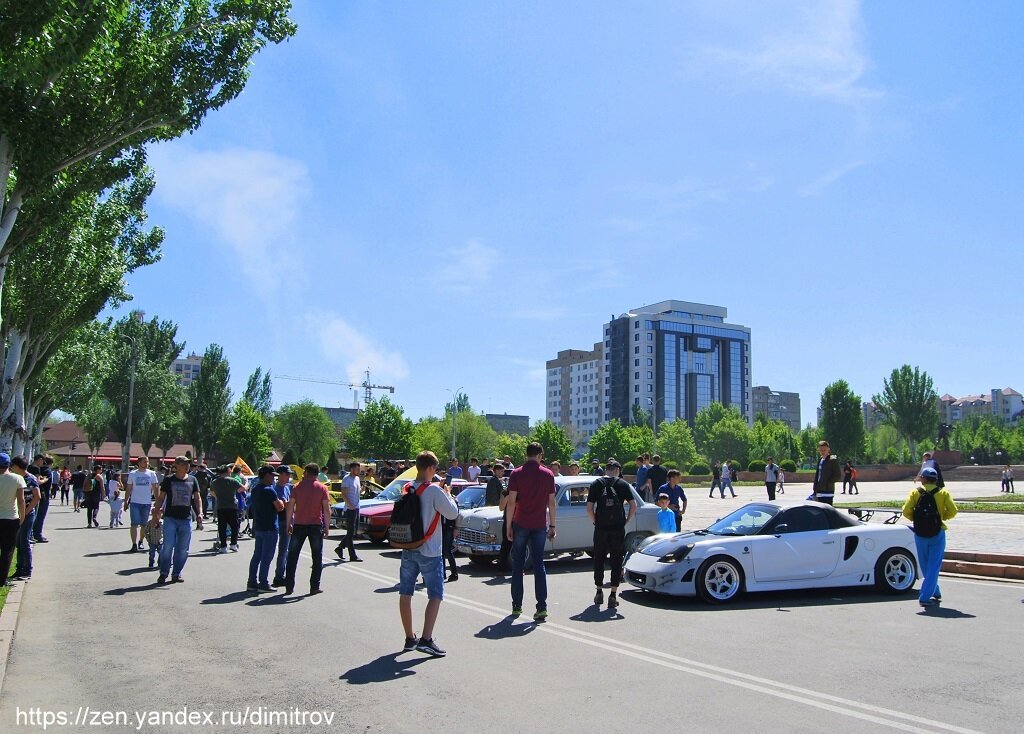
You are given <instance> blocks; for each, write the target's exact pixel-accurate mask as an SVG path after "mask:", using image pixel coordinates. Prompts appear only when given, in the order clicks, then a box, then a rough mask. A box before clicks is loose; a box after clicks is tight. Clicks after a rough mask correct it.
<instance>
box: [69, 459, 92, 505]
mask: <svg viewBox="0 0 1024 734" xmlns="http://www.w3.org/2000/svg"><path fill="white" fill-rule="evenodd" d="M87 481H89V475H88V474H87V473H86V472H85V471H84V470H83V469H82V465H81V464H79V465H78V466H77V467H76V468H75V470H74V471H73V472H72V473H71V495H72V497H73V498H74V504H75V508H74V509H75V512H81V511H82V506H83V505H84V503H85V490H84V487H85V483H86V482H87Z"/></svg>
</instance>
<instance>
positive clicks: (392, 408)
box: [345, 397, 412, 459]
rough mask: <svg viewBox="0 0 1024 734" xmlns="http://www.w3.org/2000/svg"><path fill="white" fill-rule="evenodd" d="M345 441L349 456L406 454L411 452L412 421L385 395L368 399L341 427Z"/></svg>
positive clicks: (381, 456) (393, 457) (379, 457)
mask: <svg viewBox="0 0 1024 734" xmlns="http://www.w3.org/2000/svg"><path fill="white" fill-rule="evenodd" d="M345 445H346V446H347V447H348V450H349V452H350V453H351V454H352V455H353V456H362V457H366V458H369V457H374V458H378V459H398V458H402V459H404V458H407V457H408V456H410V455H411V454H412V421H411V420H409V419H408V418H406V417H405V411H403V410H402V408H401V407H399V406H397V405H395V404H394V403H392V402H391V401H390V400H389V399H388V398H387V397H383V398H381V399H380V400H371V401H370V402H369V403H367V404H366V405H365V406H363V409H362V410H361V411H359V414H358V415H357V416H356V419H355V420H354V421H353V422H352V425H350V426H349V427H348V429H347V430H346V431H345Z"/></svg>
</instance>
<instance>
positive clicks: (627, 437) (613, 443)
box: [585, 419, 651, 465]
mask: <svg viewBox="0 0 1024 734" xmlns="http://www.w3.org/2000/svg"><path fill="white" fill-rule="evenodd" d="M650 445H651V429H650V427H648V426H625V427H624V426H623V425H622V424H621V423H619V421H618V420H617V419H613V420H610V421H608V422H607V423H605V424H604V425H603V426H601V427H599V428H598V429H597V430H596V431H594V435H593V436H591V437H590V449H589V451H588V452H587V456H586V457H585V459H586V463H587V464H589V463H590V462H591V461H592V460H593V459H597V460H598V461H600V462H601V464H602V465H604V462H605V461H607V460H608V459H609V458H612V457H614V458H616V459H618V460H619V461H620V462H621V461H622V460H623V459H624V458H626V457H635V456H639V455H640V454H642V453H643V452H644V450H645V447H647V446H650Z"/></svg>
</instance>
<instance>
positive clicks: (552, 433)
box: [528, 420, 576, 464]
mask: <svg viewBox="0 0 1024 734" xmlns="http://www.w3.org/2000/svg"><path fill="white" fill-rule="evenodd" d="M528 440H529V441H537V442H538V443H540V445H541V446H543V447H544V458H545V460H547V461H552V460H556V459H557V460H558V461H560V462H561V463H563V464H565V463H566V462H568V461H569V460H570V459H572V454H573V451H574V450H575V448H576V447H575V446H573V443H572V440H570V438H569V436H568V435H567V434H566V432H565V431H564V430H563V429H562V427H561V426H560V425H558V424H557V423H552V422H551V421H548V420H543V421H538V422H537V425H535V426H534V427H533V431H531V432H530V437H529V439H528Z"/></svg>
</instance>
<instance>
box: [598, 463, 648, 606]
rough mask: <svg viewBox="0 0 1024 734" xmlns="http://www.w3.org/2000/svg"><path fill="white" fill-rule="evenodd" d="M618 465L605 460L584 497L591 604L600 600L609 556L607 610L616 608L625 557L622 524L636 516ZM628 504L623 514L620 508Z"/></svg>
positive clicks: (627, 485) (624, 528) (631, 493)
mask: <svg viewBox="0 0 1024 734" xmlns="http://www.w3.org/2000/svg"><path fill="white" fill-rule="evenodd" d="M621 470H622V465H621V464H619V462H618V461H616V460H615V459H608V461H607V462H606V463H605V465H604V476H603V477H600V478H599V479H595V480H594V483H593V484H591V485H590V492H589V494H587V515H589V516H590V521H591V522H592V523H593V524H594V586H595V587H597V592H596V593H595V594H594V604H596V605H598V606H600V605H601V603H602V602H603V601H604V562H605V559H606V558H608V557H609V556H611V567H612V579H611V580H612V586H611V591H610V592H609V594H608V608H609V609H615V608H616V607H617V606H619V597H618V591H619V582H620V581H621V580H622V560H623V558H625V556H626V525H628V524H629V521H630V520H632V519H633V515H635V514H636V500H635V499H633V492H632V491H631V490H630V487H629V482H627V481H626V480H625V479H622V478H621V477H619V472H620V471H621ZM626 504H628V505H629V513H628V515H627V513H626V510H625V508H624V505H626Z"/></svg>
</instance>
